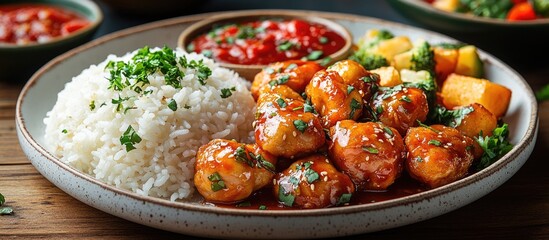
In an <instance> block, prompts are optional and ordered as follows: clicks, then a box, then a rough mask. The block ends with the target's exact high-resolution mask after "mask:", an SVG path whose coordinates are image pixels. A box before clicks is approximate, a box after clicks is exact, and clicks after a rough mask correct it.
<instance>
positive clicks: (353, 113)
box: [349, 98, 362, 118]
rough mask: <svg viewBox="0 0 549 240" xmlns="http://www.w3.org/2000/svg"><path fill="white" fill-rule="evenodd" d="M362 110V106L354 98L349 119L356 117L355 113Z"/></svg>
mask: <svg viewBox="0 0 549 240" xmlns="http://www.w3.org/2000/svg"><path fill="white" fill-rule="evenodd" d="M361 108H362V104H360V102H358V101H357V100H355V99H354V98H353V99H351V113H350V114H349V118H353V117H354V116H355V111H356V110H358V109H361Z"/></svg>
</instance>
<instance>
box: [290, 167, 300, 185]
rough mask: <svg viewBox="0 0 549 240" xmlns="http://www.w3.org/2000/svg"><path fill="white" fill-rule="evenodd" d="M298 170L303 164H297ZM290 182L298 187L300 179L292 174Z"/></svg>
mask: <svg viewBox="0 0 549 240" xmlns="http://www.w3.org/2000/svg"><path fill="white" fill-rule="evenodd" d="M296 170H301V166H297V167H296ZM290 183H291V184H292V185H293V186H294V187H295V188H297V186H298V185H299V179H297V178H296V177H294V176H291V177H290Z"/></svg>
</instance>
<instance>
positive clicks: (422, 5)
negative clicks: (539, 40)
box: [389, 0, 549, 27]
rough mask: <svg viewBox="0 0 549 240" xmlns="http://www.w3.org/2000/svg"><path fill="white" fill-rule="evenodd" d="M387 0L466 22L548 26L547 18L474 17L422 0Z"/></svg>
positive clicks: (548, 19)
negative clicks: (514, 19) (515, 19)
mask: <svg viewBox="0 0 549 240" xmlns="http://www.w3.org/2000/svg"><path fill="white" fill-rule="evenodd" d="M389 1H396V2H401V3H402V4H407V5H408V6H413V7H416V8H418V9H421V10H422V11H425V12H428V13H430V14H436V15H440V16H445V17H447V18H451V19H455V20H460V21H462V22H468V23H482V24H486V25H496V26H500V27H518V26H540V25H547V26H548V27H549V18H543V19H535V20H528V21H506V20H498V19H492V18H484V17H476V16H472V15H467V14H463V13H455V12H446V11H444V10H441V9H438V8H435V7H433V6H431V5H429V4H428V3H426V2H424V1H422V0H389Z"/></svg>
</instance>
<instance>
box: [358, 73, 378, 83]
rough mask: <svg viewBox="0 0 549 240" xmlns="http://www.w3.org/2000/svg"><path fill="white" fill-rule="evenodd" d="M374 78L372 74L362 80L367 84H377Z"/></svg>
mask: <svg viewBox="0 0 549 240" xmlns="http://www.w3.org/2000/svg"><path fill="white" fill-rule="evenodd" d="M372 76H374V75H373V74H371V75H369V76H364V77H362V78H360V80H362V81H363V82H365V83H373V82H375V79H374V78H373V77H372Z"/></svg>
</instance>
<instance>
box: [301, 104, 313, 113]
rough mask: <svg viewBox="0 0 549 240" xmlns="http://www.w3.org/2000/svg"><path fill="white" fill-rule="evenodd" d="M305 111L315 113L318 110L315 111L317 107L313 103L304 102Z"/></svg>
mask: <svg viewBox="0 0 549 240" xmlns="http://www.w3.org/2000/svg"><path fill="white" fill-rule="evenodd" d="M303 112H310V113H315V112H316V111H315V108H314V107H313V106H312V105H311V104H308V103H305V104H303Z"/></svg>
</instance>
